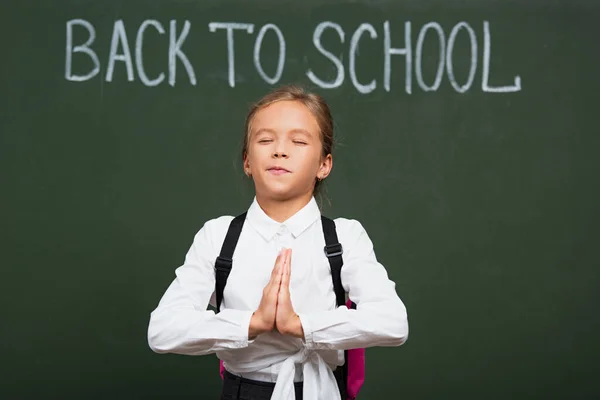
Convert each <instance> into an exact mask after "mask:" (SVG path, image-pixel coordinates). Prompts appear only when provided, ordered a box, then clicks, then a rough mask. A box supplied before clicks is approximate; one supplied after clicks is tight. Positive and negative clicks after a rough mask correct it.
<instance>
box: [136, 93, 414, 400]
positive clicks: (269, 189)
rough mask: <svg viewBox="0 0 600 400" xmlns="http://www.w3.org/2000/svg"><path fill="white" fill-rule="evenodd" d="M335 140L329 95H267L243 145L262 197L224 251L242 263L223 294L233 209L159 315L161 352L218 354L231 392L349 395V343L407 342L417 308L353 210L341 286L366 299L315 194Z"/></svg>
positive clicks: (152, 339)
mask: <svg viewBox="0 0 600 400" xmlns="http://www.w3.org/2000/svg"><path fill="white" fill-rule="evenodd" d="M332 148H333V119H332V116H331V113H330V109H329V107H328V105H327V104H326V102H325V101H324V100H323V98H322V97H320V96H318V95H316V94H314V93H310V92H307V91H305V90H304V89H303V88H301V87H298V86H284V87H281V88H278V89H276V90H274V91H272V92H271V93H269V94H267V95H266V96H265V97H263V98H262V99H261V100H259V101H258V102H257V103H256V104H255V105H254V106H253V107H252V108H251V110H250V112H249V114H248V116H247V119H246V126H245V132H244V145H243V167H244V171H245V173H246V175H247V176H248V177H251V179H252V180H253V181H254V188H255V196H254V200H253V202H252V204H250V206H249V208H248V209H247V211H246V212H245V213H244V214H242V215H241V216H239V217H238V218H237V219H235V221H236V222H235V223H236V224H237V225H236V226H237V228H238V235H237V238H236V239H237V242H236V241H235V240H233V241H234V242H235V249H234V250H233V257H231V259H228V257H221V258H220V260H221V261H223V260H225V261H226V262H227V261H228V262H229V266H230V267H231V270H230V272H229V275H228V277H227V281H226V284H225V286H224V290H223V295H222V298H221V296H220V295H219V293H218V291H216V290H215V284H216V268H215V263H216V260H217V259H219V257H220V256H221V255H222V254H224V253H223V251H225V250H227V249H224V248H223V243H224V241H225V240H226V236H227V234H228V232H231V230H232V229H233V228H232V226H233V225H234V224H232V222H234V216H220V217H217V218H215V219H212V220H209V221H207V222H206V223H205V224H204V226H202V228H201V229H200V230H199V231H198V232H197V234H196V235H195V237H194V239H193V243H192V245H191V247H190V249H189V251H188V253H187V254H186V256H185V260H184V263H183V264H182V265H181V266H180V267H178V268H177V269H176V271H175V275H176V278H175V279H174V280H173V282H172V283H171V285H170V286H169V287H168V289H167V290H166V292H165V293H164V295H163V296H162V298H161V300H160V302H159V304H158V306H157V308H156V309H155V310H154V311H153V312H152V313H151V317H150V323H149V327H148V343H149V345H150V347H151V349H152V350H153V351H155V352H157V353H177V354H187V355H204V354H216V355H217V357H218V358H219V359H220V360H221V362H222V365H223V366H224V369H225V371H224V380H223V390H222V394H221V398H222V399H224V400H234V399H255V400H262V399H277V400H279V399H285V400H292V399H303V398H304V399H310V400H316V399H326V400H331V399H340V398H342V396H346V394H344V390H343V388H342V386H343V385H340V384H339V382H338V381H337V380H336V375H335V373H334V372H335V371H336V370H338V369H339V368H342V367H343V365H344V362H345V352H344V351H345V350H348V349H356V348H367V347H373V346H399V345H401V344H403V343H404V342H405V341H406V340H407V337H408V320H407V313H406V308H405V306H404V304H403V302H402V301H401V299H400V298H399V296H398V294H397V293H396V290H395V283H394V282H393V281H391V280H390V279H389V277H388V274H387V271H386V269H385V268H384V266H382V265H381V264H380V263H379V262H378V260H377V258H376V256H375V252H374V250H373V244H372V242H371V240H370V238H369V236H368V234H367V232H366V231H365V229H364V228H363V226H362V225H361V223H360V222H359V221H357V220H354V219H347V218H337V219H335V220H334V223H335V228H334V229H335V233H336V234H337V239H338V241H339V244H340V245H341V246H340V252H338V253H336V256H340V254H341V257H343V267H342V268H341V284H342V286H343V289H344V291H345V292H346V293H347V294H348V296H349V298H350V299H351V300H352V302H353V303H354V304H355V305H356V308H355V309H353V308H348V307H346V306H339V302H337V301H336V294H335V292H334V284H333V282H332V272H331V269H330V263H329V260H328V255H327V254H326V252H324V248H325V246H326V241H325V238H324V228H323V226H324V225H323V223H322V222H323V220H322V216H321V212H320V209H319V206H318V204H317V202H316V200H315V193H316V192H317V190H318V188H319V186H320V183H321V182H322V181H323V180H324V179H325V178H327V176H328V175H329V174H330V172H331V170H332V166H333V158H332ZM240 227H241V229H239V228H240ZM233 230H234V231H235V229H233ZM230 242H231V240H229V242H228V243H230ZM228 246H229V245H228ZM229 250H231V249H229ZM217 264H218V263H217ZM222 289H223V288H222ZM209 303H210V304H211V305H212V306H214V307H217V308H218V310H219V312H218V313H215V311H213V310H211V309H208V305H209ZM215 376H216V375H215ZM344 400H345V399H344Z"/></svg>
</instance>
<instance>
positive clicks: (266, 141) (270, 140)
mask: <svg viewBox="0 0 600 400" xmlns="http://www.w3.org/2000/svg"><path fill="white" fill-rule="evenodd" d="M272 141H273V140H272V139H261V140H259V141H258V143H271V142H272Z"/></svg>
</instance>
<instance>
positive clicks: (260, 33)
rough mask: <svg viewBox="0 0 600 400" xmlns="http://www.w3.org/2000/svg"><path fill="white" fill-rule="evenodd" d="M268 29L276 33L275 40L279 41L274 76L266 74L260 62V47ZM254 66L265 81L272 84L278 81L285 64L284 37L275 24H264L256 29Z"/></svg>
mask: <svg viewBox="0 0 600 400" xmlns="http://www.w3.org/2000/svg"><path fill="white" fill-rule="evenodd" d="M269 29H272V30H273V31H274V32H275V34H276V35H277V40H278V41H279V59H278V61H277V69H276V70H275V76H273V77H272V78H271V77H270V76H268V75H267V74H266V72H265V70H264V69H263V67H262V65H261V63H260V48H261V46H262V41H263V38H264V36H265V34H266V33H267V31H268V30H269ZM254 66H255V67H256V70H257V71H258V74H259V75H260V76H261V78H263V79H264V80H265V82H267V83H269V84H271V85H273V84H275V83H277V82H278V81H279V79H280V78H281V74H282V73H283V67H284V66H285V39H284V37H283V33H281V30H280V29H279V28H278V27H277V25H275V24H266V25H264V26H263V27H262V28H260V31H258V36H257V38H256V41H255V42H254Z"/></svg>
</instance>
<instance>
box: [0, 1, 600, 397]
mask: <svg viewBox="0 0 600 400" xmlns="http://www.w3.org/2000/svg"><path fill="white" fill-rule="evenodd" d="M0 15H1V17H0V19H1V21H2V23H1V24H0V26H1V28H0V29H1V31H2V35H1V37H2V43H3V46H2V62H1V63H0V64H1V67H0V68H1V71H2V74H1V76H0V80H1V86H0V99H1V100H0V101H1V103H0V129H1V135H2V136H1V137H2V142H1V145H0V171H1V172H0V173H1V176H2V181H1V182H2V197H1V203H2V207H1V213H2V216H1V221H2V229H1V230H0V232H1V235H2V236H1V241H0V243H1V244H0V246H1V251H0V254H1V256H0V260H1V266H2V279H1V282H2V283H1V287H2V290H0V304H1V309H2V312H1V313H0V315H1V316H2V317H1V319H2V322H1V323H0V347H1V349H2V351H1V354H0V359H1V360H2V362H1V363H0V377H1V378H0V397H1V398H6V399H8V398H86V399H88V398H89V399H92V398H123V399H133V398H190V399H191V398H197V399H198V398H200V399H205V398H206V399H214V398H217V397H218V394H219V390H220V379H219V375H218V360H217V359H216V357H214V356H205V357H184V356H177V355H157V354H155V353H153V352H152V351H151V350H150V349H149V347H148V345H147V341H146V330H147V324H148V320H149V314H150V312H151V310H152V309H154V307H155V306H156V304H157V302H158V300H159V298H160V296H161V295H162V293H163V292H164V290H165V289H166V287H167V285H168V284H169V283H170V282H171V280H172V279H173V278H174V270H175V268H177V267H178V266H179V265H180V264H181V263H182V261H183V257H184V255H185V252H186V251H187V249H188V248H189V246H190V245H191V241H192V238H193V236H194V234H195V233H196V232H197V231H198V229H200V227H201V226H202V224H203V223H204V222H205V221H206V220H208V219H211V218H214V217H216V216H219V215H223V214H228V215H235V214H237V213H240V212H243V211H244V210H245V209H246V208H247V207H248V205H249V203H250V201H251V199H252V196H253V191H252V186H251V183H250V182H248V181H247V180H246V179H244V176H243V174H242V171H241V164H240V146H241V138H242V133H243V132H242V130H243V120H244V118H245V114H246V112H247V110H248V107H249V105H250V103H251V102H252V101H254V100H256V99H257V98H259V97H260V96H261V95H263V94H264V93H266V92H267V91H268V90H270V89H271V88H272V87H275V86H277V85H280V84H284V83H290V82H299V83H303V84H306V85H308V86H309V87H311V88H313V89H314V90H315V91H317V92H318V93H320V94H322V95H324V96H325V97H326V99H327V100H328V101H329V102H330V104H331V107H332V109H333V112H334V116H335V118H336V129H337V131H336V142H337V146H336V149H335V153H334V160H335V163H334V170H333V173H332V175H331V177H330V178H328V180H327V182H326V188H327V191H326V197H325V198H323V199H322V202H323V211H324V213H325V214H326V215H329V216H331V217H337V216H344V217H347V218H356V219H358V220H360V221H361V222H362V223H363V225H364V226H365V228H366V229H367V231H368V232H369V234H370V236H371V238H372V239H373V242H374V243H375V250H376V252H377V255H378V258H379V260H380V261H381V262H382V263H383V264H384V265H385V266H386V267H387V268H388V270H389V274H390V276H391V278H392V279H394V280H395V281H396V282H397V290H398V293H399V294H400V296H401V298H402V299H403V300H404V302H405V303H406V305H407V309H408V315H409V322H410V337H409V339H408V342H407V343H406V344H405V345H404V346H402V347H400V348H394V349H379V348H375V349H369V350H368V351H367V360H368V364H367V380H366V383H365V386H364V388H363V391H362V392H361V398H362V399H380V398H402V399H453V398H462V399H533V398H540V399H547V398H563V399H583V398H598V397H600V385H599V383H598V382H599V380H598V373H599V372H600V370H599V367H598V365H600V346H599V345H598V340H597V338H598V332H599V331H600V323H599V318H598V313H597V310H596V308H597V306H598V304H600V263H599V261H598V256H597V242H598V239H599V236H600V235H599V234H598V226H600V207H599V205H598V204H599V200H600V191H599V179H598V173H599V172H600V168H599V167H600V158H599V157H598V152H599V145H600V129H599V128H598V116H599V115H598V114H599V113H598V106H599V105H600V102H599V100H598V93H600V84H599V83H600V79H599V77H598V73H599V71H600V55H599V54H600V52H599V51H600V47H599V45H598V39H599V38H600V28H599V23H598V21H599V20H600V3H598V2H595V1H592V0H589V1H573V0H557V1H541V0H530V1H508V0H506V1H499V0H497V1H496V0H486V1H482V0H468V1H466V0H463V1H448V0H424V1H417V0H406V1H367V0H356V1H349V0H346V1H327V0H320V1H313V0H310V1H309V0H306V1H260V2H259V1H252V2H250V1H189V0H188V1H184V0H169V1H167V0H159V1H139V0H135V1H134V0H127V1H125V0H105V1H85V0H63V1H25V0H23V1H18V2H17V1H4V2H2V4H1V5H0Z"/></svg>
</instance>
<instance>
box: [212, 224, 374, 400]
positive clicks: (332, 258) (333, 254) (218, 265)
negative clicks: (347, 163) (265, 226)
mask: <svg viewBox="0 0 600 400" xmlns="http://www.w3.org/2000/svg"><path fill="white" fill-rule="evenodd" d="M245 220H246V213H243V214H241V215H238V216H237V217H235V218H234V219H233V220H232V221H231V223H230V225H229V230H228V231H227V235H226V236H225V241H224V242H223V245H222V247H221V253H220V255H219V257H217V260H216V262H215V278H216V284H215V292H216V300H217V313H218V312H219V311H220V310H221V301H222V300H223V291H224V290H225V284H226V283H227V278H228V277H229V273H230V272H231V267H232V266H233V252H234V250H235V246H236V245H237V241H238V239H239V237H240V233H241V232H242V227H243V226H244V222H245ZM321 223H322V225H323V234H324V236H325V243H326V246H325V248H324V251H325V255H326V256H327V258H328V260H329V265H330V267H331V278H332V280H333V289H334V292H335V296H336V301H337V305H338V307H339V306H341V305H344V304H345V305H346V307H348V309H351V308H353V309H356V304H354V303H353V302H352V301H351V300H350V299H348V300H347V301H346V300H345V299H346V293H345V291H344V287H343V286H342V279H341V272H342V265H343V263H344V261H343V259H342V254H343V249H342V245H341V244H340V243H339V242H338V238H337V233H336V230H335V222H334V221H333V220H332V219H329V218H327V217H324V216H321ZM344 356H345V363H344V365H343V366H342V367H341V368H338V369H336V370H335V371H334V375H335V376H336V379H338V381H341V382H345V385H344V386H345V387H344V389H345V390H344V391H345V392H346V393H345V394H346V399H345V400H354V399H356V397H357V395H358V392H359V391H360V389H361V387H362V385H363V384H364V382H365V349H350V350H346V351H344ZM224 372H225V367H224V365H223V361H221V360H220V361H219V373H220V375H221V379H223V378H224ZM342 400H344V399H342Z"/></svg>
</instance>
